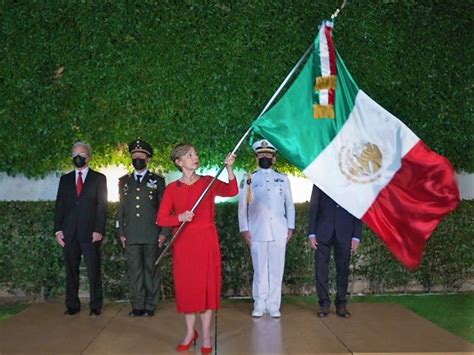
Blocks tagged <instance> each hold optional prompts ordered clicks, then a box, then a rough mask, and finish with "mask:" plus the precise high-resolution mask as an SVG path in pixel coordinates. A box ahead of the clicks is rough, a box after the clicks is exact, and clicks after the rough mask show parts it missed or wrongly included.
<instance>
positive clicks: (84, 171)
mask: <svg viewBox="0 0 474 355" xmlns="http://www.w3.org/2000/svg"><path fill="white" fill-rule="evenodd" d="M75 170H76V181H77V178H78V177H79V171H80V172H82V181H83V182H84V181H86V176H87V173H88V172H89V167H88V166H86V167H85V168H84V169H82V170H79V169H75Z"/></svg>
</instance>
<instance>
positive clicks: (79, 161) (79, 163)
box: [72, 155, 86, 168]
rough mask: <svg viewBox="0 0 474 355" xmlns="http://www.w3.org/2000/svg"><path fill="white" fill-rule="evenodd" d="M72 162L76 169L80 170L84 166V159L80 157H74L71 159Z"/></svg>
mask: <svg viewBox="0 0 474 355" xmlns="http://www.w3.org/2000/svg"><path fill="white" fill-rule="evenodd" d="M72 162H73V164H74V165H75V166H76V168H82V167H83V166H84V165H86V158H84V157H83V156H82V155H76V156H75V157H73V158H72Z"/></svg>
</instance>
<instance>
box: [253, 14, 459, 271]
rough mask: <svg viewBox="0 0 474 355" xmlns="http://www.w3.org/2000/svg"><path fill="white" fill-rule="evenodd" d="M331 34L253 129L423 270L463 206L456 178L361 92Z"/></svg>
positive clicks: (324, 34)
mask: <svg viewBox="0 0 474 355" xmlns="http://www.w3.org/2000/svg"><path fill="white" fill-rule="evenodd" d="M332 29H333V23H332V22H330V21H325V22H323V24H322V25H321V27H320V31H319V33H318V36H317V37H316V39H315V41H314V47H313V50H312V52H311V54H310V55H308V59H307V61H306V64H305V65H304V66H303V68H302V69H301V71H300V73H299V74H298V76H297V78H296V79H295V80H294V82H293V83H292V85H291V86H290V87H289V88H288V90H287V91H286V93H285V94H284V95H283V96H282V97H281V98H280V100H279V101H278V102H277V103H276V104H275V105H274V106H273V107H272V108H271V109H270V110H268V111H267V112H266V113H265V114H264V115H263V116H262V117H261V118H260V119H258V120H256V121H255V122H254V123H253V124H252V127H253V130H254V132H256V133H258V134H260V135H262V136H263V137H265V138H266V139H268V140H269V141H270V142H271V143H272V144H273V145H275V147H276V148H278V150H279V151H280V152H281V153H282V154H283V155H284V156H285V157H286V158H287V159H288V160H289V161H290V162H292V164H294V165H296V166H297V167H298V168H299V169H301V171H302V172H303V173H304V174H305V175H306V176H307V177H308V178H309V179H310V180H311V181H312V182H313V183H314V184H316V185H317V186H318V187H319V188H320V189H321V190H323V191H324V192H325V193H326V194H327V195H328V196H330V197H331V198H332V199H333V200H334V201H336V202H337V203H338V204H339V205H341V206H342V207H344V208H345V209H346V210H347V211H348V212H350V213H351V214H352V215H354V216H355V217H357V218H359V219H361V220H362V221H363V222H364V223H365V224H366V225H367V226H369V227H370V228H371V229H372V230H373V231H374V232H375V233H376V234H377V235H378V236H379V237H380V238H381V239H382V240H383V242H384V243H385V244H386V245H387V247H388V248H389V249H390V250H391V252H392V253H393V255H394V256H395V257H396V258H397V259H398V260H399V261H400V262H402V263H403V264H404V265H406V266H407V267H408V268H417V267H418V266H419V264H420V262H421V257H422V254H423V251H424V249H425V245H426V242H427V240H428V239H429V237H430V235H431V233H432V232H433V230H434V229H435V228H436V226H437V225H438V223H439V222H440V221H441V219H442V218H443V217H444V216H445V215H447V214H448V213H450V212H451V211H453V210H454V209H455V208H456V207H457V205H458V204H459V201H460V194H459V189H458V185H457V181H456V174H455V171H454V169H453V167H452V165H451V163H450V162H449V161H448V160H447V159H446V158H444V157H443V156H441V155H439V154H437V153H435V152H433V151H432V150H430V149H429V148H428V147H427V146H426V145H425V144H424V143H423V142H422V141H421V140H420V138H418V137H417V136H416V134H415V133H413V132H412V131H411V130H410V129H409V128H408V127H407V126H406V125H405V124H403V122H402V121H400V120H399V119H398V118H397V117H395V116H394V115H392V114H391V113H390V112H388V111H387V110H385V109H384V108H383V107H382V106H380V105H379V104H377V103H376V102H375V101H374V100H372V99H371V98H370V97H369V96H368V95H367V94H366V93H365V92H364V91H362V90H360V89H359V87H358V86H357V84H356V83H355V81H354V79H353V78H352V76H351V74H350V73H349V71H348V70H347V68H346V66H345V65H344V62H343V61H342V58H341V57H340V55H339V53H338V52H337V51H336V49H335V47H334V43H333V39H332Z"/></svg>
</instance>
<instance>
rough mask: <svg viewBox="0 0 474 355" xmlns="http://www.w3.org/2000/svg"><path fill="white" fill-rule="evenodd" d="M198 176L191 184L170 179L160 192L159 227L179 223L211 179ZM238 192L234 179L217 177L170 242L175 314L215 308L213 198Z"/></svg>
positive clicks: (217, 265) (217, 274)
mask: <svg viewBox="0 0 474 355" xmlns="http://www.w3.org/2000/svg"><path fill="white" fill-rule="evenodd" d="M211 180H212V177H211V176H202V177H201V178H200V179H199V180H197V181H196V182H195V183H194V184H192V185H186V184H183V183H182V182H180V181H179V180H178V181H174V182H172V183H171V184H169V185H168V186H167V187H166V189H165V192H164V194H163V199H162V200H161V203H160V209H159V211H158V215H157V223H158V224H159V225H160V226H162V227H175V230H174V231H176V229H177V227H178V226H179V225H180V224H181V223H180V222H179V221H178V215H179V214H180V213H183V212H184V211H190V210H191V209H192V207H193V206H194V204H195V203H196V201H197V200H198V198H199V196H201V194H202V192H203V191H204V190H205V189H206V187H207V186H208V185H209V183H210V182H211ZM238 192H239V188H238V186H237V179H236V178H234V179H233V180H230V181H229V183H227V184H226V183H224V182H222V181H220V180H217V181H216V183H215V184H214V186H213V187H212V189H211V191H209V192H208V194H207V195H206V197H205V198H204V200H203V201H202V202H201V204H200V205H199V207H198V208H197V209H196V211H195V215H194V218H193V220H192V221H191V222H189V223H187V224H186V225H185V226H184V228H183V230H182V231H181V232H180V234H179V235H178V237H177V238H176V240H175V242H174V244H173V276H174V287H175V292H176V308H177V311H178V312H179V313H194V312H204V311H205V310H207V309H212V310H216V309H218V308H219V306H220V300H221V250H220V247H219V236H218V234H217V228H216V225H215V223H214V206H215V203H214V198H215V197H216V196H223V197H230V196H235V195H237V193H238Z"/></svg>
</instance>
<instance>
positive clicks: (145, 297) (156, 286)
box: [126, 243, 161, 311]
mask: <svg viewBox="0 0 474 355" xmlns="http://www.w3.org/2000/svg"><path fill="white" fill-rule="evenodd" d="M126 254H127V262H128V285H129V292H130V303H131V304H132V308H133V309H137V310H143V309H145V310H148V311H154V310H155V308H156V306H157V304H158V300H159V298H160V270H161V268H160V266H156V265H155V261H156V259H158V256H159V248H158V244H157V243H154V244H129V245H127V247H126Z"/></svg>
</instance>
